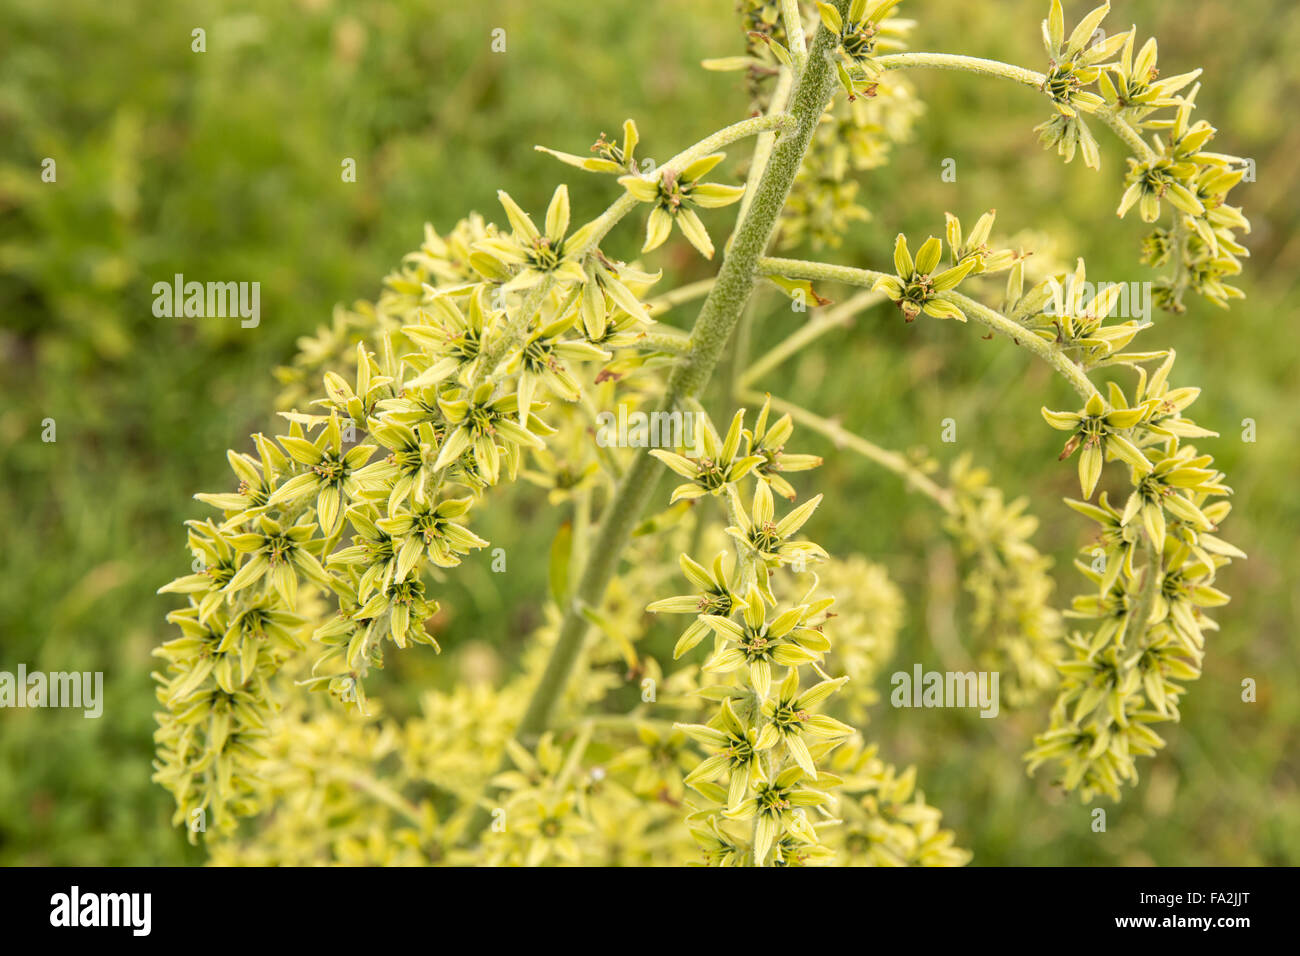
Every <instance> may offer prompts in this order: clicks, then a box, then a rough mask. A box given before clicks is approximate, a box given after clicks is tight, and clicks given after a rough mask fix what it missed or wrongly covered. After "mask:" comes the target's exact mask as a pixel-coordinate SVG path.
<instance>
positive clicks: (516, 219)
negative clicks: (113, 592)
mask: <svg viewBox="0 0 1300 956" xmlns="http://www.w3.org/2000/svg"><path fill="white" fill-rule="evenodd" d="M501 200H502V205H503V207H504V209H505V212H506V216H507V219H508V220H509V222H510V224H511V231H510V232H509V233H503V232H501V231H499V230H498V229H497V228H496V227H495V226H492V225H491V224H486V223H483V222H482V220H480V219H478V218H476V217H475V218H472V219H470V220H466V221H465V222H463V223H461V224H460V225H459V226H457V228H456V229H455V230H453V232H452V233H451V235H450V236H448V237H447V238H442V237H439V236H437V235H436V234H435V233H433V231H432V230H429V231H428V233H427V236H426V242H425V244H424V246H423V247H422V248H421V250H420V251H419V252H417V253H415V254H413V255H412V256H410V257H408V259H407V261H406V264H405V265H404V268H403V270H402V271H401V273H399V274H396V275H394V276H390V277H389V280H388V282H387V286H388V288H387V290H386V293H385V295H384V296H382V297H381V298H380V301H379V302H378V303H377V304H376V305H375V306H373V307H367V308H366V309H365V311H364V312H359V314H362V315H365V316H367V318H368V319H369V321H370V322H371V337H370V338H369V339H368V340H367V339H363V340H361V341H356V342H355V343H354V342H351V341H348V340H349V339H351V338H352V334H351V330H352V329H353V327H354V325H353V322H352V321H351V320H349V321H342V320H339V319H336V323H335V325H334V327H333V328H332V329H330V330H327V331H325V332H322V333H321V335H320V336H319V337H318V338H317V339H315V340H305V341H304V342H303V343H302V349H303V352H302V354H301V355H300V356H299V360H298V362H297V363H296V364H295V367H294V371H293V373H292V375H290V374H286V375H285V376H284V377H285V379H286V381H287V382H289V383H290V384H291V385H292V391H291V392H289V393H287V394H288V395H289V397H290V398H291V399H296V398H297V397H298V396H300V395H301V392H300V390H299V389H300V387H301V385H300V383H301V382H302V381H303V376H305V375H307V374H308V373H309V372H311V371H315V372H318V373H320V378H321V379H322V380H323V387H322V395H321V397H319V398H317V399H315V400H314V401H313V402H312V403H311V404H312V405H314V406H316V409H315V410H312V411H307V412H301V411H297V410H294V411H287V412H284V413H282V415H283V417H284V418H285V419H286V421H287V422H288V429H287V433H286V434H283V435H280V436H278V437H277V438H276V439H274V440H272V439H270V438H267V437H266V436H263V435H256V436H254V446H255V448H256V451H257V454H256V456H253V455H248V454H243V453H238V452H231V453H230V454H229V456H228V457H229V460H230V464H231V468H232V470H233V472H234V477H235V480H236V481H237V487H235V488H234V490H232V491H223V492H219V493H214V494H203V495H199V496H198V498H199V500H201V501H203V502H204V503H205V504H207V505H209V506H211V507H213V508H215V509H217V511H218V512H219V513H220V517H219V518H217V519H214V520H207V521H202V522H199V521H194V522H190V533H189V538H190V550H191V552H192V553H193V554H194V556H195V573H193V574H190V575H187V576H185V577H183V578H180V579H178V580H177V581H174V582H172V583H171V584H170V585H168V586H167V587H165V588H163V590H164V591H169V592H175V593H181V594H184V595H186V596H187V598H188V601H189V607H187V608H185V609H183V610H179V611H177V612H175V613H173V614H172V615H171V616H170V620H171V621H172V622H173V623H174V624H176V625H177V626H178V627H179V628H180V629H181V631H182V637H180V638H177V639H176V640H173V641H169V642H168V643H166V644H165V645H163V647H161V648H159V651H158V653H159V654H160V655H161V656H162V657H163V659H164V660H165V661H166V669H165V671H164V672H161V673H159V674H158V675H157V678H158V682H159V688H158V696H159V699H160V701H161V702H162V703H163V705H164V707H165V711H164V712H163V713H161V714H160V715H159V722H160V727H159V731H158V745H159V750H158V757H159V760H158V779H159V780H160V781H161V782H163V783H164V784H166V785H167V786H168V787H169V789H171V790H172V792H173V794H174V795H175V796H176V799H177V806H178V809H177V822H182V821H185V820H188V818H189V816H190V815H191V814H192V813H193V811H195V810H202V811H203V812H204V813H210V814H211V815H212V818H213V821H214V824H215V826H216V828H217V829H218V830H224V829H228V828H229V827H231V826H233V819H234V817H235V816H238V815H243V814H247V813H250V812H253V811H255V810H256V803H257V801H256V793H257V790H258V786H257V772H256V764H257V760H258V755H259V754H260V753H261V751H260V750H259V747H260V745H261V741H263V740H264V739H265V737H266V735H267V733H268V727H269V726H270V725H271V723H272V722H273V720H274V715H275V713H276V711H277V709H278V707H279V703H278V699H277V694H276V691H275V686H274V685H275V678H276V676H277V674H278V672H279V671H280V670H281V669H282V668H283V667H284V665H285V664H286V662H287V661H288V660H289V659H290V658H291V657H292V655H293V653H294V651H295V650H296V649H298V648H300V647H302V646H303V645H305V644H306V643H308V642H309V641H310V643H311V644H312V645H314V646H315V647H316V648H317V650H318V656H317V658H316V661H315V663H314V665H313V667H312V669H311V672H310V673H308V674H305V675H302V676H301V679H300V681H299V682H300V683H303V684H305V685H307V686H310V687H312V688H314V689H315V688H319V689H327V690H328V691H329V692H330V694H331V695H332V696H334V697H335V698H337V699H338V700H340V701H343V702H345V703H347V704H349V705H352V706H355V707H357V708H358V709H360V710H362V711H365V710H366V709H367V701H366V694H365V689H364V679H365V677H366V675H367V673H368V672H369V671H370V670H371V669H372V668H376V667H382V666H383V654H384V648H385V645H386V644H389V643H391V644H392V645H393V646H395V647H397V648H403V647H406V646H407V645H408V644H413V643H414V644H426V645H430V646H432V647H434V648H437V647H438V642H437V640H436V639H435V636H434V633H433V632H432V630H431V629H430V626H429V624H428V622H429V621H430V619H431V618H432V617H433V615H434V614H435V613H436V612H437V611H438V601H437V600H436V598H435V597H434V595H433V593H432V590H431V583H432V580H433V578H434V576H435V574H436V572H437V571H439V570H440V569H446V568H452V567H455V566H456V565H458V564H459V563H461V561H462V560H463V559H464V558H465V556H466V555H467V554H469V553H471V552H472V551H474V550H476V549H479V548H482V547H484V546H486V545H487V541H485V540H484V539H483V538H481V537H480V536H478V535H477V534H475V533H474V532H473V531H472V530H471V529H470V527H469V525H470V523H471V519H472V511H473V508H474V506H475V504H476V503H477V501H478V500H479V499H480V498H481V496H482V495H483V494H484V493H485V491H486V490H487V489H488V488H490V487H492V486H493V485H496V484H498V483H499V482H501V481H502V480H505V479H514V478H515V477H516V476H517V475H518V473H519V471H520V470H521V466H522V462H523V459H524V457H525V454H526V453H531V452H538V451H541V450H542V449H544V448H545V441H544V440H545V438H547V437H548V436H550V435H552V434H553V428H552V427H551V426H550V425H548V424H547V423H546V422H545V421H544V420H543V419H542V417H541V415H542V414H543V413H545V412H546V411H547V409H548V408H549V405H548V402H555V401H559V402H560V403H561V404H564V405H571V404H573V403H576V402H577V400H578V399H579V397H580V392H581V390H582V387H581V385H580V384H579V379H578V377H577V370H578V369H580V368H581V367H582V366H583V365H586V364H592V363H596V364H600V363H604V362H606V361H608V360H610V359H611V358H612V357H613V355H612V352H610V351H608V350H607V349H606V348H604V347H602V346H603V344H604V343H606V342H608V340H609V339H610V338H611V330H613V329H627V330H629V331H631V330H634V329H635V328H636V327H637V326H638V325H642V326H643V325H644V324H645V323H646V322H647V321H648V317H647V316H646V315H645V311H644V307H643V306H642V304H641V302H640V300H639V298H638V292H643V291H644V289H645V288H646V285H647V282H648V281H652V280H653V277H652V276H649V275H648V274H646V273H643V272H640V271H639V270H636V269H632V268H630V267H626V266H624V265H623V264H622V263H618V262H615V261H613V260H611V259H609V258H607V257H605V256H603V255H602V254H601V253H600V252H599V249H598V248H597V246H596V243H595V239H594V235H593V230H594V227H593V226H590V225H589V226H587V227H583V228H582V229H578V230H575V231H571V230H570V229H569V202H568V193H567V190H565V188H564V187H563V186H561V187H560V188H559V189H557V190H556V192H555V195H554V197H553V199H552V201H551V203H550V207H549V208H548V210H547V214H546V222H545V228H544V230H541V229H538V228H537V227H536V226H534V225H533V223H532V220H531V218H530V217H529V216H528V215H527V214H526V213H524V212H523V211H522V210H521V209H520V208H519V207H518V206H517V205H516V204H515V203H514V202H513V201H512V200H511V199H510V198H509V196H507V195H505V194H504V193H503V194H502V196H501ZM625 279H626V281H627V282H628V283H630V284H631V287H629V286H628V285H625V284H624V280H625ZM633 288H635V289H637V290H638V291H637V292H634V291H633ZM615 334H616V333H615ZM618 344H619V345H621V346H624V347H626V346H628V345H635V344H637V336H636V335H632V336H630V337H629V338H626V339H624V340H623V341H621V342H619V343H618ZM349 359H350V361H348V360H349ZM342 373H346V375H345V374H342ZM325 602H329V603H332V604H333V606H334V608H335V610H334V612H333V613H332V614H331V613H329V612H328V611H325V610H324V606H325ZM306 608H310V609H311V610H310V613H305V609H306Z"/></svg>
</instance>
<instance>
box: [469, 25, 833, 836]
mask: <svg viewBox="0 0 1300 956" xmlns="http://www.w3.org/2000/svg"><path fill="white" fill-rule="evenodd" d="M848 4H849V0H835V5H836V6H837V7H838V8H839V10H840V13H841V14H843V13H845V12H846V10H847V7H848ZM836 43H838V37H836V36H835V35H833V34H831V33H830V32H829V31H828V30H826V28H825V27H819V28H818V30H817V33H816V36H815V37H814V39H813V43H812V48H811V50H810V51H809V54H808V61H807V63H806V64H805V66H804V69H803V72H802V73H801V75H800V76H799V81H798V84H797V86H796V87H795V91H794V96H793V98H792V99H791V103H790V114H791V115H792V116H793V117H794V120H795V126H794V129H792V130H790V131H789V132H786V133H784V134H783V135H782V136H781V138H780V140H779V141H778V142H777V144H776V148H775V149H774V150H773V151H772V157H771V159H770V160H769V162H768V164H767V168H766V169H765V170H764V171H763V177H762V179H761V180H759V184H758V188H757V189H756V190H755V191H754V201H753V203H752V204H751V206H750V208H749V210H748V213H747V215H746V216H745V217H744V219H743V221H742V222H741V223H740V226H739V228H738V231H737V233H736V236H735V239H734V241H733V242H732V244H731V249H730V251H729V252H728V254H727V257H726V259H725V260H724V261H723V263H722V267H721V269H719V270H718V278H717V281H716V283H715V284H714V286H713V289H712V290H711V291H710V292H709V296H708V298H707V299H705V301H704V306H703V307H702V308H701V309H700V314H699V317H698V318H696V320H695V326H694V328H693V329H692V330H691V351H690V353H689V354H688V355H687V356H686V357H685V359H684V361H682V362H681V364H679V365H678V366H677V367H676V369H675V370H674V372H673V374H672V376H671V378H669V380H668V388H667V390H666V391H665V393H664V396H663V399H662V400H661V402H660V410H661V411H671V410H673V408H674V407H677V406H678V405H680V404H681V403H682V402H683V401H684V400H685V399H688V398H693V397H695V396H697V395H699V394H700V392H701V391H703V389H704V386H705V385H706V384H707V383H708V381H709V377H710V376H711V375H712V374H713V370H714V368H716V367H717V364H718V360H719V359H720V358H721V357H722V354H723V351H724V350H725V348H726V345H727V340H728V339H729V338H730V337H731V333H732V331H733V330H734V329H735V327H736V323H737V321H739V319H740V316H741V313H742V311H743V310H744V308H745V304H746V302H748V301H749V297H750V295H751V294H752V293H753V291H754V286H755V284H756V282H757V279H758V260H759V257H760V256H762V254H763V251H764V250H765V249H766V248H767V245H768V242H769V241H770V240H771V237H772V233H773V231H774V230H775V228H776V221H777V217H778V216H779V215H780V213H781V209H782V208H783V207H784V206H785V202H786V198H787V197H788V196H789V194H790V187H791V185H792V184H793V183H794V178H795V175H796V174H797V173H798V172H799V167H800V165H801V164H802V163H803V157H804V154H805V153H806V152H807V151H808V146H809V144H810V143H811V142H812V138H813V132H814V131H815V130H816V129H817V124H818V123H819V122H820V121H821V117H822V113H823V112H824V111H825V109H826V104H827V103H829V102H830V98H831V95H832V93H833V92H834V89H835V83H836V79H835V72H834V67H833V59H832V57H833V55H834V52H835V45H836ZM660 467H661V466H660V465H659V463H658V462H657V461H655V459H654V458H652V457H651V456H650V455H649V454H647V453H644V452H643V453H641V454H640V455H638V456H637V458H636V460H635V461H634V462H633V464H632V467H630V468H629V469H628V470H627V472H626V473H625V474H624V476H623V479H622V481H621V482H620V483H619V485H618V490H617V491H616V492H615V494H614V497H613V498H611V499H610V501H609V504H608V505H607V506H606V508H605V513H604V515H603V516H602V518H601V522H600V530H599V532H597V535H596V540H595V542H594V543H593V544H592V548H591V553H590V555H589V557H588V559H587V562H586V567H585V568H584V569H583V573H582V579H581V580H580V581H579V582H578V586H577V588H576V590H575V591H574V593H573V596H572V597H571V599H570V600H569V602H568V606H567V607H565V609H564V617H563V619H562V621H561V622H560V631H559V636H558V638H557V639H556V642H555V646H554V648H552V650H551V657H550V659H549V660H548V661H547V663H546V669H545V670H544V671H543V672H542V676H541V679H540V680H539V681H538V683H537V688H536V689H535V690H534V691H533V696H532V699H531V700H529V702H528V708H527V710H525V711H524V716H523V718H522V719H521V720H520V722H519V726H518V728H517V729H516V730H515V739H516V740H519V741H520V742H521V743H523V744H524V745H525V746H527V745H529V744H530V743H531V742H532V740H533V738H535V737H537V736H539V735H540V734H541V733H542V732H543V731H545V729H546V728H547V726H549V724H550V722H551V715H552V713H553V712H554V710H555V704H556V701H557V700H559V698H560V695H561V694H562V693H563V691H564V688H565V686H566V685H567V684H568V682H569V678H570V676H571V674H572V672H573V667H574V664H575V663H576V662H577V660H578V657H579V655H580V654H581V652H582V646H583V643H584V639H585V638H586V636H587V630H588V627H589V624H588V623H587V620H586V618H585V617H583V615H582V608H583V607H584V606H588V607H595V606H598V605H599V604H600V603H601V602H602V601H603V599H604V596H605V589H606V588H607V587H608V585H609V582H610V579H611V578H613V576H614V572H615V571H616V570H617V568H618V563H619V560H620V556H621V555H622V553H623V549H624V548H625V547H626V546H627V542H628V539H629V538H630V537H631V533H632V528H633V527H635V525H636V522H637V519H638V518H639V517H640V515H641V513H642V511H644V510H645V506H646V504H647V503H648V502H649V499H650V495H651V493H652V491H653V490H654V484H655V482H654V479H655V478H656V477H657V474H658V469H659V468H660ZM491 796H492V793H491V792H489V794H487V795H485V798H484V799H483V800H480V801H479V803H478V805H477V806H475V808H474V811H473V814H472V815H471V816H470V818H469V820H468V822H467V824H466V828H465V831H464V836H465V838H467V839H469V840H473V839H474V838H475V837H476V836H477V835H478V834H479V833H480V832H482V830H483V828H484V827H485V826H486V825H487V823H488V822H489V820H490V819H491V806H490V798H491Z"/></svg>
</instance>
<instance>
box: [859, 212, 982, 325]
mask: <svg viewBox="0 0 1300 956" xmlns="http://www.w3.org/2000/svg"><path fill="white" fill-rule="evenodd" d="M941 258H943V244H942V243H941V242H940V241H939V240H938V239H937V238H936V237H934V236H931V237H930V238H928V239H926V240H925V242H923V243H922V244H921V248H920V249H918V250H917V252H916V259H915V261H913V259H912V255H911V253H910V252H909V251H908V248H907V237H906V236H904V235H903V234H902V233H901V232H900V233H899V234H898V239H897V240H896V241H895V242H894V269H895V270H896V272H897V274H896V275H892V276H881V277H880V278H879V279H877V280H876V282H875V284H874V286H873V288H874V289H875V290H876V291H877V292H883V293H885V295H887V296H889V298H891V299H892V300H893V301H894V302H895V303H896V304H897V305H898V307H899V309H900V310H902V313H903V317H904V318H905V319H906V320H907V321H908V322H911V321H912V320H913V319H915V318H916V317H917V316H918V315H920V314H921V313H922V312H924V313H925V314H926V315H932V316H934V317H935V318H936V319H960V320H961V321H963V322H965V321H966V313H964V312H962V310H961V309H959V308H958V307H957V306H955V305H954V304H953V303H951V302H948V301H946V300H944V299H939V298H936V295H937V293H939V292H944V291H947V290H948V289H954V288H956V287H957V284H958V283H960V282H961V280H962V279H964V278H966V276H967V275H968V274H969V273H970V272H971V271H972V270H973V269H974V268H975V266H976V263H977V261H978V260H977V259H976V258H975V257H973V256H968V257H966V258H965V259H963V260H962V261H961V262H960V263H958V264H957V265H955V266H953V267H952V268H951V269H945V270H944V271H943V272H940V273H939V274H937V275H934V274H933V273H934V270H935V269H936V268H938V266H939V260H940V259H941Z"/></svg>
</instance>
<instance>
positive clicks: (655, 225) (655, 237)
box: [619, 153, 745, 259]
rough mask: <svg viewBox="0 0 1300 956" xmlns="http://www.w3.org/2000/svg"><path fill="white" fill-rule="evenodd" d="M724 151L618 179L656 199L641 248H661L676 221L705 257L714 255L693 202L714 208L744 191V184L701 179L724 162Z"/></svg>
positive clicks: (629, 188)
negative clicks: (676, 166)
mask: <svg viewBox="0 0 1300 956" xmlns="http://www.w3.org/2000/svg"><path fill="white" fill-rule="evenodd" d="M725 157H726V154H725V153H713V154H712V155H709V156H704V157H702V158H700V159H697V160H695V161H694V162H692V163H690V164H688V165H687V166H685V167H684V168H682V169H681V170H680V171H679V170H675V169H671V168H667V167H665V168H664V169H660V170H658V171H657V172H656V173H655V174H654V175H653V176H650V177H644V176H623V177H622V178H620V179H619V183H620V184H621V185H622V186H623V188H625V189H626V190H627V191H628V192H629V193H631V194H632V195H633V196H635V197H636V198H637V199H638V200H640V201H641V202H648V203H653V204H654V208H653V209H652V210H650V218H649V220H648V221H647V222H646V238H645V245H644V246H642V247H641V251H642V252H649V251H650V250H652V249H658V248H659V247H660V246H661V245H663V243H664V241H665V240H666V239H667V238H668V236H669V234H670V233H671V232H672V230H673V223H676V224H677V226H678V227H679V228H680V229H681V230H682V234H683V235H684V236H686V238H687V239H689V240H690V242H691V245H693V246H694V247H695V248H696V249H698V250H699V251H700V253H701V254H702V255H703V256H704V257H705V258H706V259H712V258H713V240H712V239H710V238H709V233H708V231H707V230H706V229H705V228H704V223H702V222H701V221H700V217H699V216H698V215H696V213H695V210H694V209H692V208H691V207H692V206H699V207H700V208H702V209H713V208H715V207H717V206H729V205H731V204H732V203H734V202H737V201H738V200H739V199H740V197H741V196H743V195H744V193H745V188H744V187H743V186H724V185H722V184H721V183H706V182H701V181H700V180H701V179H702V178H703V177H704V176H705V175H706V174H707V173H708V172H709V170H711V169H713V167H714V166H716V165H718V163H720V162H722V160H723V159H724V158H725Z"/></svg>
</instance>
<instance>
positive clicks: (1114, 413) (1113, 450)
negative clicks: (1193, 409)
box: [1043, 392, 1151, 498]
mask: <svg viewBox="0 0 1300 956" xmlns="http://www.w3.org/2000/svg"><path fill="white" fill-rule="evenodd" d="M1146 413H1147V409H1146V407H1145V406H1140V407H1138V408H1109V407H1108V406H1107V404H1106V400H1105V399H1103V398H1102V397H1101V393H1100V392H1094V393H1093V395H1092V397H1091V398H1089V399H1088V401H1087V403H1086V404H1085V405H1084V406H1083V410H1082V411H1079V412H1054V411H1051V410H1050V409H1047V408H1044V409H1043V418H1045V419H1047V424H1049V425H1051V426H1052V427H1053V428H1055V429H1057V430H1059V431H1070V432H1074V434H1073V435H1071V436H1070V440H1069V441H1067V442H1066V443H1065V448H1064V449H1063V450H1062V451H1061V456H1060V460H1062V461H1064V460H1065V459H1066V458H1069V457H1070V456H1071V455H1073V454H1074V452H1075V450H1076V449H1077V448H1078V447H1079V446H1080V445H1082V446H1083V452H1082V453H1081V454H1080V455H1079V485H1080V487H1082V489H1083V496H1084V497H1085V498H1091V497H1092V491H1093V489H1094V488H1096V487H1097V479H1098V478H1100V477H1101V466H1102V464H1103V462H1105V460H1106V458H1107V457H1112V458H1119V459H1121V460H1123V461H1125V462H1127V463H1128V465H1129V466H1130V467H1132V468H1133V470H1134V471H1135V472H1136V473H1138V474H1146V473H1147V472H1149V471H1151V462H1149V461H1147V457H1146V455H1144V454H1142V452H1141V451H1140V450H1138V447H1137V446H1136V445H1134V444H1133V443H1132V442H1131V441H1129V440H1128V439H1127V438H1125V437H1124V436H1123V435H1121V434H1120V432H1122V431H1127V430H1128V429H1130V428H1132V427H1133V426H1134V425H1136V424H1138V423H1139V422H1140V421H1142V419H1143V417H1144V416H1145V415H1146Z"/></svg>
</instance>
